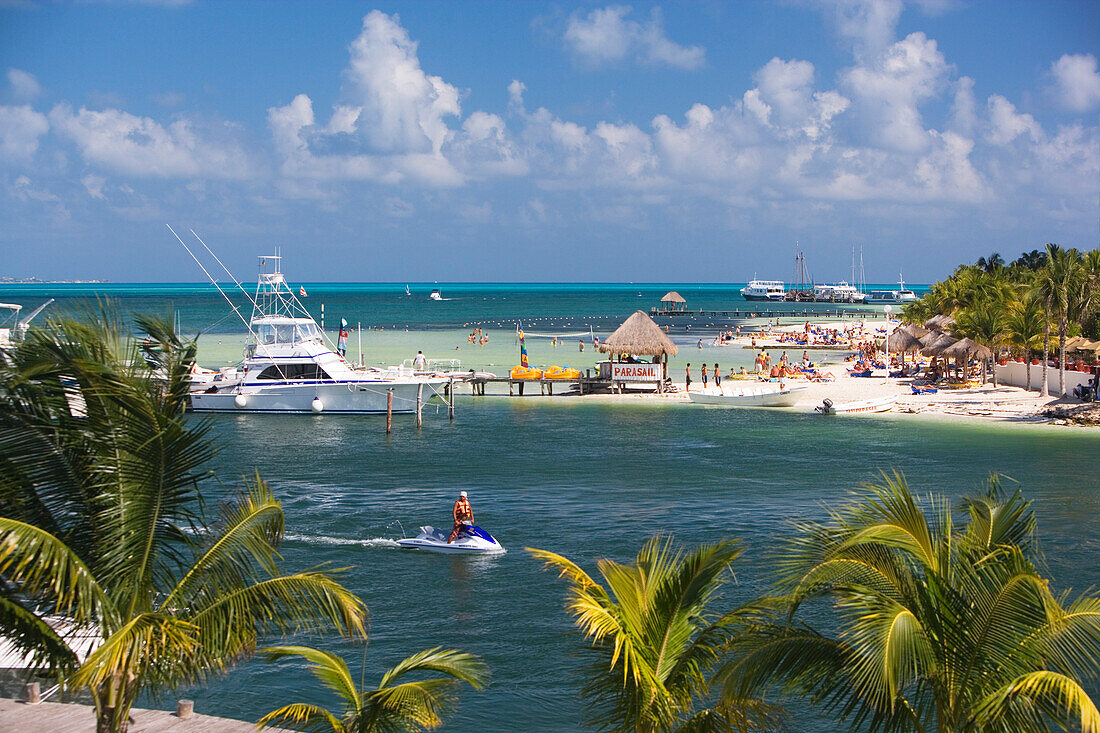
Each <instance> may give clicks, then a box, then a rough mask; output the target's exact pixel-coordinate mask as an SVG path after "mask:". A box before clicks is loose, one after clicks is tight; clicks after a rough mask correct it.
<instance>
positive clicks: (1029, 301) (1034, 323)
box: [1005, 291, 1050, 390]
mask: <svg viewBox="0 0 1100 733" xmlns="http://www.w3.org/2000/svg"><path fill="white" fill-rule="evenodd" d="M1049 327H1050V321H1049V320H1048V319H1047V318H1045V317H1044V315H1043V304H1042V301H1041V300H1040V299H1039V297H1038V296H1037V295H1036V294H1035V293H1034V292H1032V291H1029V292H1026V293H1025V294H1024V296H1023V297H1022V298H1021V299H1020V300H1018V301H1016V302H1014V303H1013V304H1012V306H1011V307H1010V308H1009V311H1008V315H1007V317H1006V318H1005V336H1006V338H1007V340H1008V342H1009V343H1010V344H1012V345H1013V346H1017V347H1019V348H1021V349H1023V352H1024V364H1025V366H1024V369H1025V371H1026V373H1027V389H1029V390H1030V389H1031V352H1032V350H1033V349H1035V348H1036V347H1037V346H1038V344H1039V337H1040V336H1042V335H1043V330H1044V328H1049Z"/></svg>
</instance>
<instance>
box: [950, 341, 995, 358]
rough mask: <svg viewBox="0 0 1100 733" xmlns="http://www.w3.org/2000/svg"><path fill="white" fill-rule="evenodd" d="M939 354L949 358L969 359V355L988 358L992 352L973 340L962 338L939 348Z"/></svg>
mask: <svg viewBox="0 0 1100 733" xmlns="http://www.w3.org/2000/svg"><path fill="white" fill-rule="evenodd" d="M940 356H946V357H949V358H951V359H969V358H970V357H971V356H975V357H977V358H979V359H988V358H989V357H991V356H993V352H992V351H990V350H989V349H988V348H986V347H985V346H982V345H981V344H979V343H977V342H975V341H971V340H970V339H968V338H963V339H959V340H958V341H956V342H955V343H953V344H951V345H949V346H945V347H944V348H943V349H941V350H940Z"/></svg>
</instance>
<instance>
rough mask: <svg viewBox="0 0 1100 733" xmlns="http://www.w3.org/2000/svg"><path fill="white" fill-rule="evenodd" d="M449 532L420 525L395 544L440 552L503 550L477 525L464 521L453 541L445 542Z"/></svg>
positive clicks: (469, 552) (491, 552)
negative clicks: (412, 535)
mask: <svg viewBox="0 0 1100 733" xmlns="http://www.w3.org/2000/svg"><path fill="white" fill-rule="evenodd" d="M449 536H450V534H449V533H448V532H446V531H444V530H442V529H436V528H435V527H421V528H420V534H418V535H417V536H416V537H405V538H403V539H400V540H398V541H397V544H398V545H400V546H401V548H402V549H405V550H426V551H427V552H438V553H442V554H449V555H458V554H466V555H470V554H477V555H491V554H499V553H502V552H505V551H506V550H505V549H504V547H502V546H501V544H500V543H499V542H497V541H496V538H495V537H493V536H492V535H491V534H489V533H488V532H486V531H485V530H483V529H482V528H481V527H478V526H477V525H474V524H470V523H469V522H467V523H466V526H465V527H464V528H463V529H462V530H461V531H460V532H459V534H458V537H456V538H455V541H454V542H451V543H450V544H448V543H447V537H449Z"/></svg>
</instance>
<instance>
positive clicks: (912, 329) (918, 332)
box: [896, 323, 928, 339]
mask: <svg viewBox="0 0 1100 733" xmlns="http://www.w3.org/2000/svg"><path fill="white" fill-rule="evenodd" d="M896 330H898V331H905V332H906V333H907V334H909V335H910V336H912V337H913V338H915V339H919V338H920V337H921V336H924V335H925V334H927V333H928V329H927V328H925V327H924V326H918V325H917V324H915V323H903V324H901V325H900V326H898V327H897V329H896Z"/></svg>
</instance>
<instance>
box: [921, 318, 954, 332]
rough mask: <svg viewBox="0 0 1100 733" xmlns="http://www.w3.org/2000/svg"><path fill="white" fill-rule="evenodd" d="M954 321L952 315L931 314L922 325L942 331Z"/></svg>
mask: <svg viewBox="0 0 1100 733" xmlns="http://www.w3.org/2000/svg"><path fill="white" fill-rule="evenodd" d="M954 322H955V317H954V316H932V317H931V318H929V319H928V320H927V321H925V322H924V327H925V328H929V329H931V330H933V331H942V330H943V329H944V328H946V327H948V326H950V325H951V324H952V323H954Z"/></svg>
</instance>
